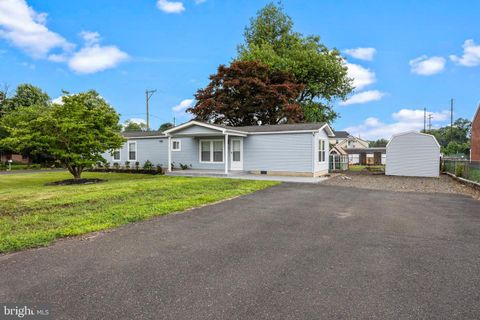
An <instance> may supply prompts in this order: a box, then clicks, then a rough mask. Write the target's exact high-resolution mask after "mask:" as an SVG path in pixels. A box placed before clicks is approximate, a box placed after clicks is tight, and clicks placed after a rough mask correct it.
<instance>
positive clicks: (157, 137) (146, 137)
mask: <svg viewBox="0 0 480 320" xmlns="http://www.w3.org/2000/svg"><path fill="white" fill-rule="evenodd" d="M123 137H124V138H125V139H167V138H168V137H167V136H140V137H125V136H123Z"/></svg>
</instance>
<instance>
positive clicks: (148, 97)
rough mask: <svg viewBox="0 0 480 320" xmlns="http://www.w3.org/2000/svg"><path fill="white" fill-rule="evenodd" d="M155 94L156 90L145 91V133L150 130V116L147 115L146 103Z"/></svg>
mask: <svg viewBox="0 0 480 320" xmlns="http://www.w3.org/2000/svg"><path fill="white" fill-rule="evenodd" d="M155 92H157V90H148V89H147V90H145V104H146V107H147V131H148V130H150V115H149V113H148V101H149V100H150V98H151V97H152V96H153V94H154V93H155Z"/></svg>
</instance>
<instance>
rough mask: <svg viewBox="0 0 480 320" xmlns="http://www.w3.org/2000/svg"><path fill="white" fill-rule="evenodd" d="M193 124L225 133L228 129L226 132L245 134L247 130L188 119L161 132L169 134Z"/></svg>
mask: <svg viewBox="0 0 480 320" xmlns="http://www.w3.org/2000/svg"><path fill="white" fill-rule="evenodd" d="M194 125H196V126H200V127H204V128H208V129H212V130H217V131H220V132H222V133H225V132H226V131H228V132H236V133H241V134H247V132H244V131H239V130H231V129H227V128H223V127H219V126H216V125H211V124H208V123H203V122H199V121H195V120H193V121H189V122H186V123H184V124H181V125H179V126H176V127H173V128H171V129H168V130H166V131H164V132H163V133H164V134H171V133H173V132H175V131H178V130H181V129H184V128H188V127H191V126H194Z"/></svg>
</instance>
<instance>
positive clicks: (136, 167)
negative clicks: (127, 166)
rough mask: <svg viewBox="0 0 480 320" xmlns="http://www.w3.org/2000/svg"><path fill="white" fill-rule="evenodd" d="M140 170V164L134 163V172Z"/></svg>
mask: <svg viewBox="0 0 480 320" xmlns="http://www.w3.org/2000/svg"><path fill="white" fill-rule="evenodd" d="M138 169H140V162H138V161H135V170H138Z"/></svg>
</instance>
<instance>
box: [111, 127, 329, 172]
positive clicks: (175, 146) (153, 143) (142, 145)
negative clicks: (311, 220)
mask: <svg viewBox="0 0 480 320" xmlns="http://www.w3.org/2000/svg"><path fill="white" fill-rule="evenodd" d="M123 135H124V137H125V138H127V139H128V140H127V142H126V143H125V144H124V146H123V147H122V148H121V149H120V150H114V151H112V152H109V153H106V154H104V155H103V156H104V158H105V159H106V160H107V161H109V162H110V164H111V165H113V164H114V163H118V164H119V165H121V166H123V165H124V164H125V161H128V162H130V165H134V163H135V162H139V164H140V166H143V164H144V163H145V162H146V161H147V160H149V161H150V162H152V163H153V165H157V164H160V165H162V166H163V167H164V168H166V169H167V170H168V171H172V169H173V168H172V164H173V167H174V168H177V167H178V166H180V164H182V165H187V166H188V167H189V168H191V169H209V170H218V171H221V172H224V173H225V174H228V173H229V172H230V171H237V172H238V171H245V172H249V173H254V174H268V175H299V176H314V177H315V176H320V175H324V174H327V173H328V158H329V157H328V155H329V143H328V141H329V138H330V137H332V136H333V135H334V133H333V131H332V129H331V128H330V126H329V125H328V124H326V123H300V124H279V125H262V126H244V127H230V126H222V125H213V124H209V123H204V122H200V121H190V122H187V123H184V124H182V125H179V126H176V127H174V128H171V129H169V130H166V131H164V132H158V131H146V132H126V133H124V134H123ZM169 146H170V147H169ZM225 151H227V152H225Z"/></svg>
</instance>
